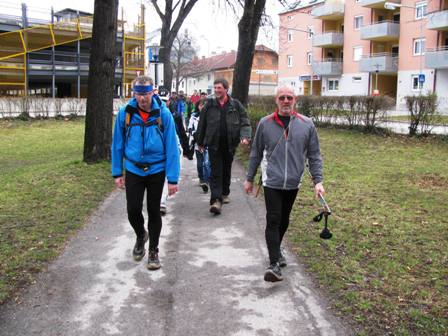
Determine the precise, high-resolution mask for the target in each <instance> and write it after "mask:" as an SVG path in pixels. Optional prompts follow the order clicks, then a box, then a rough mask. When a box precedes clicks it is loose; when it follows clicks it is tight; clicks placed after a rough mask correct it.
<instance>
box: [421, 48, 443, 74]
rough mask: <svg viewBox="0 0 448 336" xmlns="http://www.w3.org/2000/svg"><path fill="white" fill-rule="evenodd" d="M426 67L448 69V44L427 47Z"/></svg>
mask: <svg viewBox="0 0 448 336" xmlns="http://www.w3.org/2000/svg"><path fill="white" fill-rule="evenodd" d="M425 67H426V68H430V69H448V46H443V47H439V48H434V49H426V51H425Z"/></svg>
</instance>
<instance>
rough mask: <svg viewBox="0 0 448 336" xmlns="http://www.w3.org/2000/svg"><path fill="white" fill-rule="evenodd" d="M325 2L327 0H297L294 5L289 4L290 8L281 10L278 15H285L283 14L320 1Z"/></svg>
mask: <svg viewBox="0 0 448 336" xmlns="http://www.w3.org/2000/svg"><path fill="white" fill-rule="evenodd" d="M323 2H325V0H299V1H296V2H295V3H293V4H292V5H289V6H288V8H287V9H286V10H285V11H283V12H280V13H279V14H278V15H283V14H287V13H290V12H294V11H296V10H299V9H302V8H305V7H309V6H314V5H317V4H320V3H323Z"/></svg>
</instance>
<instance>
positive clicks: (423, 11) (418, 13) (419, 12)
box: [415, 1, 428, 20]
mask: <svg viewBox="0 0 448 336" xmlns="http://www.w3.org/2000/svg"><path fill="white" fill-rule="evenodd" d="M427 12H428V5H427V3H426V1H425V2H419V3H417V4H416V5H415V19H416V20H421V19H423V18H425V17H426V15H427Z"/></svg>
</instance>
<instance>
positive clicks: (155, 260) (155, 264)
mask: <svg viewBox="0 0 448 336" xmlns="http://www.w3.org/2000/svg"><path fill="white" fill-rule="evenodd" d="M146 267H147V268H148V269H149V270H150V271H155V270H158V269H159V268H160V267H161V265H160V260H159V249H155V250H152V249H150V250H149V254H148V265H146Z"/></svg>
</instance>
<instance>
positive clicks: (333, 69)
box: [312, 58, 342, 76]
mask: <svg viewBox="0 0 448 336" xmlns="http://www.w3.org/2000/svg"><path fill="white" fill-rule="evenodd" d="M312 66H313V72H314V74H315V75H320V76H339V75H341V74H342V59H332V58H327V59H323V60H322V61H321V62H313V64H312Z"/></svg>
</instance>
